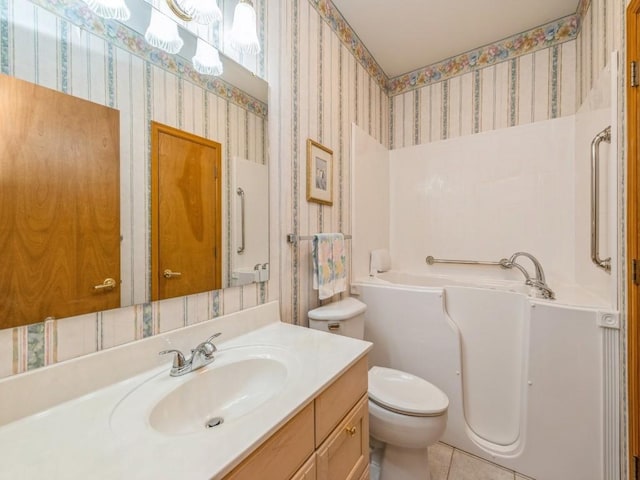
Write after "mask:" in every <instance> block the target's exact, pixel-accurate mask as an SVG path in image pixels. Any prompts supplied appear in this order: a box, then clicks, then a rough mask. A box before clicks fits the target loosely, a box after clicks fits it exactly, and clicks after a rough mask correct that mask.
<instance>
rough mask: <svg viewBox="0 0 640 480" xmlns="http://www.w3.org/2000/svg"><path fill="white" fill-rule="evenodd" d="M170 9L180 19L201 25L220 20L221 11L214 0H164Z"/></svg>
mask: <svg viewBox="0 0 640 480" xmlns="http://www.w3.org/2000/svg"><path fill="white" fill-rule="evenodd" d="M166 1H167V5H169V8H170V9H171V11H172V12H173V13H174V14H175V16H176V17H178V18H179V19H180V20H184V21H185V22H191V21H194V22H197V23H201V24H203V25H207V24H209V23H217V22H220V21H221V20H222V12H221V11H220V7H218V3H217V1H216V0H166Z"/></svg>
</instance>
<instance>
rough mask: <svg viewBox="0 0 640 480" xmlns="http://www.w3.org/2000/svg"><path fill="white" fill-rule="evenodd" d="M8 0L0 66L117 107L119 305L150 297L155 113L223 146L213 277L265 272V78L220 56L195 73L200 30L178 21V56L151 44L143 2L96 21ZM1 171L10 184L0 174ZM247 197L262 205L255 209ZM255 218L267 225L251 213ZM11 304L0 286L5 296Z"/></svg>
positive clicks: (233, 279) (67, 2) (251, 278)
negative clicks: (120, 15)
mask: <svg viewBox="0 0 640 480" xmlns="http://www.w3.org/2000/svg"><path fill="white" fill-rule="evenodd" d="M10 3H11V6H10V8H9V15H8V22H7V32H8V47H9V48H8V49H5V50H4V51H2V52H0V73H2V74H4V75H8V76H11V77H15V78H18V79H21V80H25V81H27V82H31V83H34V84H38V85H41V86H43V87H47V88H49V89H52V90H56V91H58V92H62V93H64V94H67V95H71V96H73V97H77V98H79V99H83V100H88V101H90V102H94V103H96V104H99V105H103V106H106V107H110V108H112V109H116V110H118V111H119V116H120V172H119V173H120V182H119V183H120V184H119V190H120V193H119V200H120V237H121V242H120V252H121V254H120V256H121V258H120V279H121V283H120V299H121V300H120V302H121V306H128V305H132V304H140V303H146V302H149V301H151V261H152V251H151V218H150V217H151V213H150V212H151V195H150V182H151V178H150V177H151V168H150V155H151V152H150V149H151V148H150V145H151V123H152V122H159V123H162V124H165V125H169V126H171V127H174V128H176V129H179V130H182V131H185V132H188V133H191V134H194V135H198V136H201V137H204V138H207V139H210V140H213V141H215V142H218V143H219V144H220V145H221V150H222V155H221V165H222V167H221V169H222V172H221V178H222V183H221V190H222V191H221V197H222V217H223V221H222V233H221V235H222V241H221V244H222V252H221V256H222V271H223V274H222V279H221V284H220V285H221V287H222V288H228V287H232V286H238V285H245V284H248V283H251V282H256V281H257V282H260V281H266V280H267V279H268V262H269V247H268V239H269V232H268V185H267V183H268V173H267V172H268V158H267V157H268V154H267V140H266V138H267V89H268V87H267V84H266V82H265V81H264V80H262V79H260V78H258V77H257V76H256V75H254V74H253V73H251V72H250V71H248V70H247V69H245V68H244V67H242V66H241V65H239V64H238V63H236V62H234V61H233V60H231V59H230V58H229V57H227V56H225V55H223V54H221V59H222V62H223V68H224V72H223V74H222V75H221V76H220V77H212V76H205V75H200V74H198V73H197V72H195V71H194V70H193V68H192V67H191V56H193V53H194V51H195V45H196V42H197V37H196V32H193V31H191V30H190V29H189V28H187V27H186V26H184V25H181V26H180V27H179V31H180V35H181V37H182V38H183V40H184V47H183V49H182V50H181V51H180V52H179V54H177V55H169V54H166V53H164V52H162V51H159V50H156V49H154V48H153V47H150V46H149V45H148V44H146V43H145V41H144V28H145V27H144V26H143V25H144V23H145V22H146V21H147V18H145V15H148V16H150V7H149V4H148V3H147V2H145V1H144V0H128V5H129V6H130V8H131V11H132V17H131V19H130V20H129V21H127V22H116V21H113V20H104V19H101V18H99V17H97V16H96V15H94V14H92V13H91V11H90V10H88V8H87V7H86V5H85V4H84V3H83V2H81V1H79V0H60V1H56V2H49V1H41V0H20V1H13V2H10ZM223 3H227V2H226V0H225V1H224V2H223V1H220V4H223ZM229 3H230V4H233V5H235V3H236V2H235V1H229ZM221 6H222V5H221ZM230 10H232V7H228V8H227V11H230ZM145 12H146V13H145ZM198 35H199V34H198ZM0 108H5V107H4V106H0ZM0 141H7V139H6V138H3V139H2V140H0ZM0 160H1V159H0ZM247 165H248V166H247ZM2 171H3V170H2V169H0V176H1V175H2ZM1 180H2V185H5V180H6V179H1ZM240 190H242V191H243V192H245V193H244V195H240V194H238V193H237V192H238V191H240ZM249 199H251V200H249ZM251 203H255V204H257V205H259V206H260V208H263V209H264V208H265V206H266V210H262V211H260V212H259V213H256V212H255V211H254V209H253V207H251ZM264 212H266V214H265V213H264ZM256 217H257V218H258V219H262V222H260V221H255V222H252V221H251V220H250V219H251V218H256ZM243 225H244V227H245V228H244V230H242V228H241V227H242V226H243ZM243 247H244V248H243ZM12 301H14V299H13V298H12V297H11V296H10V295H9V294H7V293H6V292H0V302H12ZM58 318H60V317H58ZM44 320H45V318H33V319H30V320H28V321H25V324H29V323H38V322H42V321H44Z"/></svg>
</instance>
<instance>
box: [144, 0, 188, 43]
mask: <svg viewBox="0 0 640 480" xmlns="http://www.w3.org/2000/svg"><path fill="white" fill-rule="evenodd" d="M144 38H145V40H146V41H147V42H148V43H149V45H151V46H152V47H156V48H159V49H161V50H164V51H165V52H167V53H171V54H175V53H178V52H179V51H180V49H181V48H182V45H184V42H183V41H182V38H180V35H179V34H178V24H177V23H176V22H174V21H173V20H171V19H170V18H169V17H167V16H166V15H165V14H164V13H162V12H159V11H158V10H156V9H155V8H152V9H151V21H150V22H149V26H148V27H147V31H146V32H145V34H144Z"/></svg>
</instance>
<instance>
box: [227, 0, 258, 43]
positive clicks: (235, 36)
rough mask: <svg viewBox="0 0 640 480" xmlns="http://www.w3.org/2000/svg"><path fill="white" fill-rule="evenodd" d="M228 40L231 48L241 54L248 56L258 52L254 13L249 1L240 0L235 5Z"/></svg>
mask: <svg viewBox="0 0 640 480" xmlns="http://www.w3.org/2000/svg"><path fill="white" fill-rule="evenodd" d="M229 40H230V42H231V46H232V47H233V48H235V49H236V50H240V51H241V52H244V53H248V54H249V55H256V54H258V53H259V52H260V42H259V41H258V34H257V32H256V11H255V10H254V9H253V4H252V3H251V2H250V1H249V0H240V2H239V3H238V5H236V9H235V11H234V13H233V25H232V26H231V33H230V34H229Z"/></svg>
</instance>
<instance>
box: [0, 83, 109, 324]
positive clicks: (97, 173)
mask: <svg viewBox="0 0 640 480" xmlns="http://www.w3.org/2000/svg"><path fill="white" fill-rule="evenodd" d="M119 186H120V127H119V113H118V111H117V110H113V109H111V108H107V107H104V106H102V105H98V104H95V103H92V102H88V101H86V100H82V99H79V98H75V97H72V96H70V95H66V94H63V93H60V92H56V91H54V90H50V89H47V88H44V87H40V86H38V85H34V84H32V83H29V82H25V81H22V80H18V79H15V78H12V77H8V76H4V75H0V253H1V255H2V260H1V261H0V328H8V327H14V326H17V325H26V324H30V323H36V322H42V321H43V320H44V319H45V318H47V317H56V318H62V317H69V316H73V315H78V314H81V313H87V312H95V311H99V310H106V309H109V308H116V307H119V306H120V188H119ZM108 278H111V279H113V287H112V288H98V289H96V288H94V287H95V286H100V285H102V284H103V283H104V281H105V279H108Z"/></svg>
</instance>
